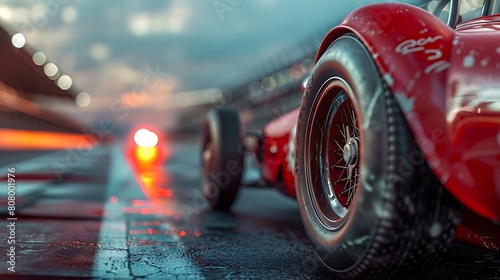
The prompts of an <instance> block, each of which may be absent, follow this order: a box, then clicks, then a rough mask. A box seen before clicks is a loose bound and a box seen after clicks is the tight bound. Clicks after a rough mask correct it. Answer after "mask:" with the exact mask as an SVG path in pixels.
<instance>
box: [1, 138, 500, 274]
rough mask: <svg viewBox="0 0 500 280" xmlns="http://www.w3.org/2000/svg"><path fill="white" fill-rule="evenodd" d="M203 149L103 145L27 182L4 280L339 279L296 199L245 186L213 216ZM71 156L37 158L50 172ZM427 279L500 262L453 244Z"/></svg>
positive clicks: (188, 143) (191, 141)
mask: <svg viewBox="0 0 500 280" xmlns="http://www.w3.org/2000/svg"><path fill="white" fill-rule="evenodd" d="M125 146H126V145H125ZM198 152H199V147H198V141H197V139H195V138H177V139H175V138H171V139H170V140H169V142H168V143H165V145H164V146H163V147H162V148H161V150H160V151H158V152H155V154H154V155H152V154H151V152H150V151H136V150H134V149H132V148H127V147H125V148H124V146H122V145H114V146H109V147H99V148H97V149H96V150H95V151H94V152H93V153H92V154H91V155H90V156H88V157H84V159H83V161H82V162H81V163H80V164H79V165H78V166H77V167H75V168H73V170H72V171H71V172H72V173H74V174H73V175H75V176H73V177H72V176H68V179H67V180H66V181H64V182H62V183H60V182H58V181H57V180H56V181H49V182H47V181H45V182H42V183H38V182H36V181H35V182H33V181H30V182H29V184H30V188H35V189H36V188H38V189H42V190H43V191H42V192H41V193H40V192H37V193H36V199H35V201H34V202H32V203H30V204H27V205H25V206H24V207H23V208H22V209H18V210H17V217H18V221H17V229H16V230H17V232H16V236H17V243H16V245H17V247H16V252H17V255H16V256H17V260H16V273H15V274H12V273H10V274H8V273H7V268H8V264H7V263H6V262H5V261H2V262H0V279H10V277H12V276H17V277H22V276H25V277H26V278H29V279H30V278H31V277H32V276H38V277H40V279H57V278H58V277H75V278H116V277H118V278H138V279H175V278H178V279H205V278H206V279H220V278H230V279H233V278H241V279H249V278H255V279H318V278H319V279H331V278H332V275H331V274H330V273H329V272H328V269H327V268H325V267H324V266H323V265H322V264H321V262H320V261H319V260H318V259H317V257H316V256H315V254H314V251H313V249H312V248H311V246H310V244H309V241H308V239H307V236H306V234H305V232H304V230H303V227H302V224H301V221H300V216H299V211H298V207H297V205H296V203H295V202H294V201H293V200H291V199H289V198H287V197H285V196H283V195H281V194H279V193H278V192H277V191H275V190H273V189H243V190H242V192H241V193H240V196H239V200H238V202H237V203H236V205H235V207H234V208H233V211H232V212H230V213H224V212H214V211H208V210H207V205H206V202H205V201H204V200H203V199H202V197H201V192H200V191H199V157H198ZM154 156H159V157H160V158H161V160H157V161H155V160H154V159H152V158H154ZM64 157H65V154H64V153H55V154H51V155H46V156H41V157H39V158H38V162H43V164H47V166H50V163H51V162H54V161H57V160H62V159H64ZM157 163H159V164H157ZM27 164H28V162H26V161H23V162H21V163H17V164H16V168H17V169H18V170H19V172H21V171H22V169H23V167H24V166H25V165H27ZM2 167H3V166H2ZM76 175H82V176H76ZM92 177H93V178H95V180H90V181H89V180H88V179H92ZM81 178H86V179H87V180H81ZM37 183H38V186H37ZM26 184H27V185H28V182H26ZM22 185H23V182H22V181H19V182H18V188H22ZM27 193H28V194H27V195H29V193H30V192H27ZM3 217H4V216H3ZM2 219H3V220H5V218H2ZM2 232H4V231H2ZM6 237H7V236H6V235H5V234H3V236H1V239H2V244H7V239H6ZM6 276H8V277H9V278H7V277H6ZM425 279H500V260H499V257H498V256H495V255H493V254H491V253H485V252H483V251H478V250H473V249H470V248H468V247H465V246H461V245H454V246H453V248H452V249H451V251H450V252H449V253H448V254H447V255H446V256H445V258H444V259H443V261H442V262H441V263H439V264H438V265H437V267H436V268H434V269H433V270H432V271H431V274H430V275H429V276H428V277H427V278H425Z"/></svg>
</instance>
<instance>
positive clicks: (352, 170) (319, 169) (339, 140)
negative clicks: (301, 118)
mask: <svg viewBox="0 0 500 280" xmlns="http://www.w3.org/2000/svg"><path fill="white" fill-rule="evenodd" d="M349 91H350V89H349V87H348V85H347V84H346V83H345V81H343V80H341V79H338V78H335V79H333V80H332V81H331V82H329V84H327V85H326V86H325V87H324V89H323V90H322V91H321V92H320V94H319V98H318V101H317V102H318V103H317V106H316V108H317V109H316V110H315V111H314V113H313V115H312V119H311V123H312V124H313V126H312V129H311V135H310V137H311V139H318V141H317V143H316V144H315V143H311V144H312V145H310V149H309V158H310V159H311V166H310V169H309V170H308V172H309V174H310V176H312V178H314V179H313V182H316V183H315V184H312V185H311V186H309V189H310V192H311V197H314V203H315V204H316V207H315V209H316V214H317V215H318V217H319V218H320V220H321V221H322V223H323V225H324V226H325V227H326V228H328V229H331V230H334V229H336V228H338V227H339V226H341V225H342V224H343V223H344V222H345V218H347V216H348V211H349V208H350V206H351V204H352V203H353V200H354V199H355V196H356V189H357V188H358V187H359V184H360V170H359V162H360V160H359V159H360V156H361V151H360V130H359V125H358V118H357V116H356V111H355V109H354V106H353V102H352V100H351V99H350V98H349V94H348V92H349Z"/></svg>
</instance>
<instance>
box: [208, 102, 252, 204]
mask: <svg viewBox="0 0 500 280" xmlns="http://www.w3.org/2000/svg"><path fill="white" fill-rule="evenodd" d="M242 144H243V129H242V125H241V123H240V119H239V114H238V112H237V111H236V110H234V109H232V108H220V109H216V110H213V111H211V112H210V113H209V114H208V116H207V118H206V120H205V125H204V131H203V142H202V151H201V163H202V191H203V194H204V196H205V197H206V198H207V200H208V201H209V202H210V205H211V207H212V209H218V210H227V209H229V207H231V205H232V204H233V203H234V201H235V200H236V196H237V194H238V190H239V188H240V184H241V175H242V173H243V145H242Z"/></svg>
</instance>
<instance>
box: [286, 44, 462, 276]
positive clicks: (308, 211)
mask: <svg viewBox="0 0 500 280" xmlns="http://www.w3.org/2000/svg"><path fill="white" fill-rule="evenodd" d="M310 79H312V80H311V81H310V83H309V87H308V88H307V89H306V91H305V93H304V96H303V99H302V104H301V112H300V116H299V120H298V126H297V152H296V164H297V165H296V170H295V171H296V189H297V200H298V203H299V206H300V212H301V217H302V220H303V223H304V226H305V229H306V232H307V234H308V235H309V237H310V239H311V242H312V244H313V246H314V248H315V249H316V252H317V253H318V255H319V257H320V258H321V260H322V261H323V262H324V263H325V264H326V265H327V266H328V267H330V268H331V269H332V270H333V271H334V272H335V273H336V274H337V275H338V276H340V277H341V278H343V279H409V278H413V277H417V275H419V274H421V273H422V272H423V270H421V268H422V267H426V266H429V265H432V264H433V263H434V262H435V260H436V259H437V258H438V257H439V255H440V254H441V253H442V252H443V250H444V249H445V248H446V246H447V244H448V243H449V242H450V241H451V240H452V238H453V233H454V229H455V227H456V225H457V224H458V222H459V218H460V213H461V212H460V206H459V204H458V203H457V202H456V201H455V200H454V199H453V197H451V196H450V195H449V194H448V193H447V192H446V190H445V189H444V188H443V187H442V186H441V185H440V183H439V182H438V181H437V180H436V179H435V178H434V176H433V174H432V172H431V171H430V169H429V167H428V165H427V163H426V162H425V159H424V157H423V155H422V153H421V151H420V150H419V147H418V146H417V145H416V143H415V140H414V137H413V135H412V133H411V131H410V129H409V127H408V125H407V123H406V120H405V118H404V116H403V115H402V113H401V111H400V109H399V107H398V105H397V103H396V102H395V99H394V97H393V95H392V93H391V92H390V90H389V89H388V88H387V87H386V85H385V84H384V81H383V80H382V79H381V76H380V74H379V72H378V69H377V67H376V65H375V63H374V62H373V60H372V58H371V56H370V54H369V52H368V51H367V50H366V48H365V47H364V45H363V43H362V42H361V41H360V40H359V39H358V38H356V37H355V36H354V35H351V34H348V35H345V36H343V37H340V38H339V39H337V40H336V41H335V42H334V43H332V45H330V47H329V48H328V50H327V51H326V52H325V53H324V54H323V56H322V57H321V58H320V59H319V61H318V63H317V64H316V66H315V68H314V70H313V72H312V75H311V77H310Z"/></svg>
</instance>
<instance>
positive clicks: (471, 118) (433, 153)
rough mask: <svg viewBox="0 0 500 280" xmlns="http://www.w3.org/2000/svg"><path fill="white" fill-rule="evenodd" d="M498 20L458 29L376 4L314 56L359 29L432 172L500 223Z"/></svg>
mask: <svg viewBox="0 0 500 280" xmlns="http://www.w3.org/2000/svg"><path fill="white" fill-rule="evenodd" d="M499 21H500V16H498V15H497V16H489V17H481V18H478V19H474V20H471V21H468V22H465V23H462V24H460V25H459V26H458V27H457V28H456V29H455V30H454V29H452V28H450V27H448V26H447V25H446V24H445V23H443V22H442V21H441V20H439V19H438V18H437V17H435V16H433V15H432V14H430V13H428V12H427V11H425V10H422V9H420V8H417V7H413V6H410V5H406V4H401V3H378V4H372V5H367V6H364V7H362V8H359V9H357V10H355V11H353V12H352V13H351V14H349V15H348V16H347V17H346V18H345V19H344V21H343V22H342V23H341V24H340V25H339V26H337V27H335V28H334V29H333V30H331V31H330V32H329V33H328V35H327V36H326V37H325V39H324V41H323V43H322V44H321V46H320V48H319V51H318V54H317V56H316V58H317V59H319V58H320V57H321V55H322V53H323V52H324V51H325V50H326V48H327V47H328V46H329V45H330V44H331V43H332V42H333V41H334V40H335V39H336V38H338V37H339V36H341V35H343V34H345V33H348V32H353V33H355V34H356V35H357V36H358V37H359V38H360V39H361V40H362V41H363V42H364V44H365V45H366V46H367V48H368V50H369V51H370V53H371V55H372V57H373V59H374V61H375V62H376V65H377V66H378V68H379V70H380V72H381V74H382V76H383V77H384V80H385V82H386V83H387V85H388V86H389V87H390V89H391V91H392V92H393V93H394V95H395V97H396V100H397V101H398V103H399V105H400V108H401V109H402V111H403V113H404V115H405V117H406V119H407V121H408V123H409V125H410V128H411V130H412V132H413V134H414V136H415V138H416V141H417V143H418V144H419V146H420V148H421V149H422V151H423V152H424V155H425V158H426V160H427V162H428V163H429V165H430V167H431V168H432V170H433V172H434V174H435V175H436V176H437V178H439V179H440V181H441V182H442V183H443V185H444V186H445V187H446V188H447V189H448V191H450V193H452V194H453V195H454V196H455V197H456V198H457V199H458V200H459V201H460V202H461V203H462V204H463V205H465V206H466V207H467V208H470V209H471V210H473V211H474V212H475V213H477V214H479V215H480V216H482V217H484V218H486V219H489V220H495V221H500V207H498V205H500V189H499V188H498V186H500V174H499V173H498V172H496V173H495V170H499V169H500V104H499V102H500V70H499V69H500V32H499V31H498V30H499V29H500V28H499V27H500V22H499ZM374 94H376V93H374ZM478 135H480V136H481V137H478Z"/></svg>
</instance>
